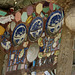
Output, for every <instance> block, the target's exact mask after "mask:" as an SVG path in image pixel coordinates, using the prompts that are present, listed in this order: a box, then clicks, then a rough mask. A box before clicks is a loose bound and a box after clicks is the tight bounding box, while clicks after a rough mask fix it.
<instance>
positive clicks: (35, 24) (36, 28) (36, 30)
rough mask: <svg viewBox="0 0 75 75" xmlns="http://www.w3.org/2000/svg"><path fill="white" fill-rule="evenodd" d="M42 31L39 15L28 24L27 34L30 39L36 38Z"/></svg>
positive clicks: (41, 21)
mask: <svg viewBox="0 0 75 75" xmlns="http://www.w3.org/2000/svg"><path fill="white" fill-rule="evenodd" d="M42 31H43V20H42V18H41V17H36V18H35V19H34V20H33V21H32V23H31V24H30V27H29V31H28V35H29V39H30V40H31V41H35V40H37V39H38V38H39V37H40V35H41V34H42Z"/></svg>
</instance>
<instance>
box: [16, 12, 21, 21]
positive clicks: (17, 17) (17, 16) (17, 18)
mask: <svg viewBox="0 0 75 75" xmlns="http://www.w3.org/2000/svg"><path fill="white" fill-rule="evenodd" d="M15 20H16V22H18V21H20V20H21V13H20V12H17V13H16V14H15Z"/></svg>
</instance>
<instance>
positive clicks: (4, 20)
mask: <svg viewBox="0 0 75 75" xmlns="http://www.w3.org/2000/svg"><path fill="white" fill-rule="evenodd" d="M13 19H14V16H13V15H12V14H11V15H9V16H5V17H0V23H1V24H5V23H8V22H11V21H12V20H13Z"/></svg>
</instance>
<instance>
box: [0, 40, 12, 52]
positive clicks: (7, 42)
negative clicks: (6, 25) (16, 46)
mask: <svg viewBox="0 0 75 75" xmlns="http://www.w3.org/2000/svg"><path fill="white" fill-rule="evenodd" d="M1 46H2V47H3V48H4V49H6V50H7V51H8V50H9V49H10V48H11V42H10V41H7V39H3V41H2V42H1Z"/></svg>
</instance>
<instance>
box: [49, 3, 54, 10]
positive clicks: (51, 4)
mask: <svg viewBox="0 0 75 75" xmlns="http://www.w3.org/2000/svg"><path fill="white" fill-rule="evenodd" d="M49 8H50V10H51V11H53V3H51V2H50V4H49Z"/></svg>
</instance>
